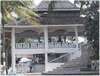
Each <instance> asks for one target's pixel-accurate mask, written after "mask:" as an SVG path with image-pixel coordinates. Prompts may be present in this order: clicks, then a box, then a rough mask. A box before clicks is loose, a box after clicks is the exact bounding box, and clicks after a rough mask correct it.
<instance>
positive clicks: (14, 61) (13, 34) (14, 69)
mask: <svg viewBox="0 0 100 76" xmlns="http://www.w3.org/2000/svg"><path fill="white" fill-rule="evenodd" d="M11 38H12V39H11V51H12V69H13V73H15V72H16V67H15V65H16V60H15V28H12V32H11Z"/></svg>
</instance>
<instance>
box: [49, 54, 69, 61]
mask: <svg viewBox="0 0 100 76" xmlns="http://www.w3.org/2000/svg"><path fill="white" fill-rule="evenodd" d="M66 55H69V54H68V53H67V54H64V55H62V56H60V57H58V58H55V59H53V60H51V61H49V62H53V61H56V60H58V59H60V58H63V57H64V56H66Z"/></svg>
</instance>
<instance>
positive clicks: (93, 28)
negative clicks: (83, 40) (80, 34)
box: [75, 0, 99, 59]
mask: <svg viewBox="0 0 100 76" xmlns="http://www.w3.org/2000/svg"><path fill="white" fill-rule="evenodd" d="M75 3H76V4H79V5H80V15H84V17H85V20H86V22H85V35H86V37H87V40H88V43H89V44H91V45H92V47H93V49H94V51H95V55H94V58H95V59H98V58H99V1H92V0H86V1H81V0H76V1H75Z"/></svg>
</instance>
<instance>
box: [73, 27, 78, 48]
mask: <svg viewBox="0 0 100 76" xmlns="http://www.w3.org/2000/svg"><path fill="white" fill-rule="evenodd" d="M74 29H75V37H76V38H75V39H76V47H77V49H78V30H77V26H76V27H75V28H74Z"/></svg>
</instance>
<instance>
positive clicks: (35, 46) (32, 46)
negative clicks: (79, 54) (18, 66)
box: [15, 42, 76, 49]
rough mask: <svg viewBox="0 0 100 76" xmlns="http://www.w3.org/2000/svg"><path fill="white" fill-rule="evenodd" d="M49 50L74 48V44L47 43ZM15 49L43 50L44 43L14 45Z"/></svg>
mask: <svg viewBox="0 0 100 76" xmlns="http://www.w3.org/2000/svg"><path fill="white" fill-rule="evenodd" d="M48 46H49V48H76V43H68V42H66V43H61V42H49V43H48ZM15 47H16V49H43V48H44V47H45V46H44V43H16V46H15Z"/></svg>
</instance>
